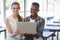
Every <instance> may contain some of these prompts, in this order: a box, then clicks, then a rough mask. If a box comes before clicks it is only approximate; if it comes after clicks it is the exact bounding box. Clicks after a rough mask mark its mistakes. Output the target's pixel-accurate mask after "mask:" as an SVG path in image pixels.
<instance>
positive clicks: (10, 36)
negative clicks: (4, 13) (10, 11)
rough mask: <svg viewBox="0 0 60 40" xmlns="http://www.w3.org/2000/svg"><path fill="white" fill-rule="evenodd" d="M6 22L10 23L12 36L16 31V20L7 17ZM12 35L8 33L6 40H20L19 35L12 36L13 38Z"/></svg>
mask: <svg viewBox="0 0 60 40" xmlns="http://www.w3.org/2000/svg"><path fill="white" fill-rule="evenodd" d="M8 20H9V21H10V25H11V28H12V31H13V34H14V33H15V31H16V30H17V22H18V20H17V19H14V18H13V16H9V17H8ZM13 34H11V33H9V32H8V34H7V35H9V36H8V39H9V38H11V39H9V40H19V39H20V34H19V35H17V36H14V37H13ZM8 39H7V40H8Z"/></svg>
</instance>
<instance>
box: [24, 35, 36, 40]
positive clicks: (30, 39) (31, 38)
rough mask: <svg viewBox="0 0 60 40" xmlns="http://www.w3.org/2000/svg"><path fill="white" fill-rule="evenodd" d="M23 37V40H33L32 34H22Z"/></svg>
mask: <svg viewBox="0 0 60 40" xmlns="http://www.w3.org/2000/svg"><path fill="white" fill-rule="evenodd" d="M24 36H25V37H26V38H25V40H33V38H34V36H35V35H34V34H24Z"/></svg>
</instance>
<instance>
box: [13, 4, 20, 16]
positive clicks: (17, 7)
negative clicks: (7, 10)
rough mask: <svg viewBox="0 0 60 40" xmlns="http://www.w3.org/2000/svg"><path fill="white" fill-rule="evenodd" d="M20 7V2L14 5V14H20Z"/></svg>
mask: <svg viewBox="0 0 60 40" xmlns="http://www.w3.org/2000/svg"><path fill="white" fill-rule="evenodd" d="M19 10H20V7H19V5H18V4H15V5H12V11H13V14H15V15H18V14H19Z"/></svg>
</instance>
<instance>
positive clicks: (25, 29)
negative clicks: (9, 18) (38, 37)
mask: <svg viewBox="0 0 60 40" xmlns="http://www.w3.org/2000/svg"><path fill="white" fill-rule="evenodd" d="M17 28H18V29H19V30H20V33H21V34H25V33H27V34H35V33H36V28H37V23H36V22H18V23H17Z"/></svg>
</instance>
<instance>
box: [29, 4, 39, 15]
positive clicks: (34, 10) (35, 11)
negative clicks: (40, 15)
mask: <svg viewBox="0 0 60 40" xmlns="http://www.w3.org/2000/svg"><path fill="white" fill-rule="evenodd" d="M38 11H39V8H38V7H37V6H34V5H32V7H31V11H30V12H31V15H33V16H34V15H37V12H38Z"/></svg>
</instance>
